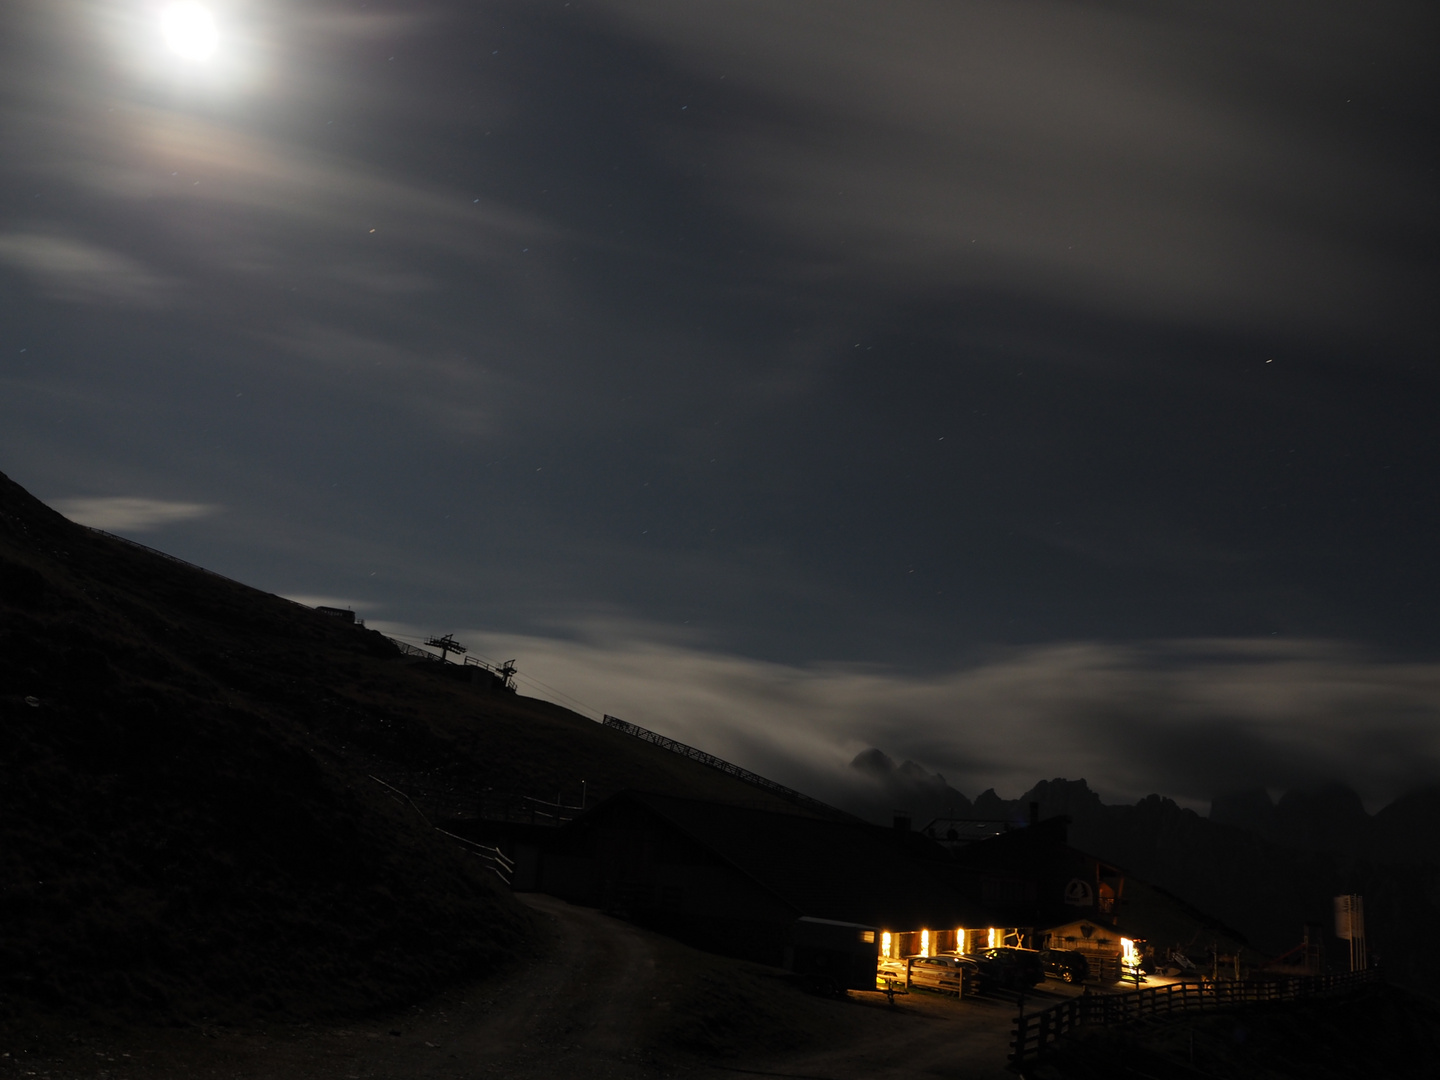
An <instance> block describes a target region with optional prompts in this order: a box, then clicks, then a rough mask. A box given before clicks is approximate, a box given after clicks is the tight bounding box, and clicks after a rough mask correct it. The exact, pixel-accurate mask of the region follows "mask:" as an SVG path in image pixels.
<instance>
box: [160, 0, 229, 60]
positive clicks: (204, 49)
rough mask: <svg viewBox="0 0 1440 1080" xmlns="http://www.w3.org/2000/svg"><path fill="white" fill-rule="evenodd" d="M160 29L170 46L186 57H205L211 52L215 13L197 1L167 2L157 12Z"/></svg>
mask: <svg viewBox="0 0 1440 1080" xmlns="http://www.w3.org/2000/svg"><path fill="white" fill-rule="evenodd" d="M160 32H161V33H162V34H163V35H164V36H165V44H167V45H169V46H170V50H171V51H172V52H174V53H177V54H178V55H180V56H182V57H184V58H185V59H186V60H208V59H210V57H211V56H213V55H214V54H215V46H216V45H217V44H218V43H219V38H220V35H219V32H218V31H217V30H216V29H215V17H214V16H213V15H211V14H210V12H208V11H206V10H205V9H204V8H203V7H201V6H200V5H199V4H191V3H180V4H171V5H170V6H169V7H167V8H166V9H165V10H164V11H162V12H161V13H160Z"/></svg>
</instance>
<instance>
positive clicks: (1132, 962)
mask: <svg viewBox="0 0 1440 1080" xmlns="http://www.w3.org/2000/svg"><path fill="white" fill-rule="evenodd" d="M1120 954H1121V957H1122V958H1123V960H1124V962H1125V966H1126V967H1135V966H1136V965H1137V964H1138V963H1140V955H1139V953H1137V952H1136V950H1135V942H1133V941H1131V940H1130V939H1129V938H1128V937H1122V938H1121V939H1120Z"/></svg>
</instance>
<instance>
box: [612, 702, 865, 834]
mask: <svg viewBox="0 0 1440 1080" xmlns="http://www.w3.org/2000/svg"><path fill="white" fill-rule="evenodd" d="M604 724H605V726H606V727H608V728H614V729H615V730H616V731H623V732H624V733H625V734H626V735H631V736H634V737H635V738H637V739H640V740H642V741H643V742H648V743H653V744H654V745H655V746H659V747H662V748H664V749H666V750H669V751H670V752H671V753H672V754H679V755H680V756H681V757H687V758H689V759H690V760H691V761H698V762H700V764H702V765H708V766H710V768H712V769H719V770H720V771H721V772H723V773H727V774H728V775H730V776H733V777H736V778H737V779H740V780H744V781H745V782H746V783H747V784H753V785H755V786H756V787H758V788H764V789H765V790H766V791H769V792H771V793H772V794H775V795H779V796H780V797H781V798H782V799H789V800H790V801H791V802H796V803H800V804H801V805H804V806H810V807H814V808H815V809H817V810H825V811H828V812H829V813H832V814H839V813H840V811H839V810H836V809H835V808H834V807H833V806H830V805H829V804H828V803H823V802H821V801H820V800H819V799H814V798H811V797H810V796H809V795H806V794H805V793H804V792H800V791H796V790H795V789H794V788H788V787H786V786H785V785H784V784H777V783H776V782H775V781H774V780H767V779H766V778H765V777H763V776H761V775H759V774H758V773H753V772H751V771H750V770H749V769H742V768H741V767H740V766H739V765H734V764H732V763H731V762H728V761H726V760H725V759H724V758H719V757H716V756H715V755H714V754H707V753H705V751H704V750H697V749H695V747H693V746H688V745H686V744H685V743H682V742H678V741H677V740H675V739H671V738H667V737H666V736H664V735H661V734H659V733H658V732H654V731H651V730H650V729H649V728H643V727H641V726H640V725H639V724H632V723H630V722H629V721H626V720H621V719H620V718H619V717H618V716H611V715H610V714H609V713H606V714H605V720H604Z"/></svg>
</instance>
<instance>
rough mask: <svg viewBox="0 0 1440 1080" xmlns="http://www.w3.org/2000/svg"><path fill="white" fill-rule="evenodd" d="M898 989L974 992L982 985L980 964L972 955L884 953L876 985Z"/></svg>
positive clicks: (947, 992) (879, 964)
mask: <svg viewBox="0 0 1440 1080" xmlns="http://www.w3.org/2000/svg"><path fill="white" fill-rule="evenodd" d="M887 984H889V985H891V986H892V987H893V988H894V989H896V990H901V989H905V990H908V989H912V988H914V987H922V988H924V989H926V990H938V991H940V992H941V993H946V994H955V995H956V996H960V995H963V994H973V993H975V992H977V990H978V989H979V986H980V966H979V965H978V964H976V963H975V961H974V960H972V959H971V958H970V957H968V956H957V955H955V954H953V953H951V954H944V953H942V954H940V955H939V956H907V957H905V958H904V959H891V958H889V957H881V959H880V961H879V963H878V964H877V965H876V970H875V985H876V986H878V987H879V988H880V989H882V990H883V989H885V988H886V986H887Z"/></svg>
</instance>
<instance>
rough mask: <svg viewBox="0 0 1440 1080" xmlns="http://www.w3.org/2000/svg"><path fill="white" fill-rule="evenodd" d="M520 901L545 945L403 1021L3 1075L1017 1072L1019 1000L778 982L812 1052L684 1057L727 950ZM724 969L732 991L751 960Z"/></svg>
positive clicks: (291, 1032) (84, 1055)
mask: <svg viewBox="0 0 1440 1080" xmlns="http://www.w3.org/2000/svg"><path fill="white" fill-rule="evenodd" d="M522 899H523V900H524V902H525V903H527V904H528V905H530V906H531V907H532V908H534V909H535V910H537V911H538V912H539V913H541V915H542V916H544V917H545V922H546V924H547V925H548V928H549V929H548V931H547V934H548V935H549V939H548V946H549V947H548V948H547V949H546V952H545V955H544V956H542V957H539V958H537V960H536V961H535V962H534V963H532V964H529V965H527V966H525V967H524V968H521V969H519V970H517V971H514V972H511V973H509V974H508V975H506V976H503V977H500V978H497V979H493V980H488V981H485V982H481V983H477V984H475V985H472V986H470V987H467V988H464V989H463V990H459V991H455V992H451V993H449V994H446V995H443V996H441V997H440V998H437V999H435V1000H433V1001H430V1002H427V1003H426V1004H425V1005H423V1006H419V1007H416V1008H413V1009H410V1010H407V1011H406V1012H405V1013H403V1014H400V1015H399V1016H394V1017H391V1018H389V1019H386V1020H376V1021H372V1022H364V1023H356V1024H351V1025H347V1026H344V1027H332V1026H325V1025H299V1026H297V1025H284V1024H274V1025H259V1026H255V1027H247V1028H215V1029H206V1028H201V1029H185V1030H173V1029H172V1030H166V1029H150V1030H142V1029H131V1030H127V1031H125V1032H123V1033H120V1034H119V1035H116V1034H114V1033H103V1034H102V1033H101V1032H99V1031H97V1030H90V1031H81V1032H78V1033H76V1035H75V1036H73V1037H72V1039H71V1040H70V1041H69V1042H68V1043H67V1044H66V1045H65V1046H64V1047H63V1048H62V1049H61V1050H58V1051H57V1050H55V1049H54V1048H51V1049H48V1050H44V1051H37V1052H30V1053H27V1052H25V1051H23V1050H19V1049H17V1050H15V1051H14V1052H9V1048H5V1051H6V1052H7V1053H8V1056H4V1057H0V1080H10V1078H11V1077H17V1078H24V1080H31V1078H34V1080H46V1078H49V1080H81V1078H84V1080H162V1078H163V1080H170V1078H174V1077H197V1078H200V1077H206V1078H209V1077H214V1078H225V1080H490V1078H494V1080H551V1078H575V1080H622V1078H635V1080H662V1078H671V1077H674V1078H682V1077H683V1078H693V1080H741V1078H743V1077H746V1076H760V1077H765V1076H770V1077H791V1078H805V1080H862V1078H863V1080H918V1078H922V1077H924V1078H929V1077H974V1078H976V1080H991V1078H993V1080H1002V1078H1005V1080H1013V1077H1014V1074H1013V1073H1008V1072H1006V1070H1005V1069H1004V1068H1003V1066H1004V1062H1005V1052H1006V1049H1007V1045H1006V1044H1007V1042H1008V1039H1009V1033H1010V1020H1011V1017H1012V1016H1013V1013H1014V1004H1013V1003H1011V1002H1005V1001H985V1000H981V1001H970V1000H967V1001H965V1002H964V1003H959V1002H956V1001H954V1000H953V999H946V998H941V997H938V996H933V995H928V994H913V995H909V996H908V997H901V998H899V999H897V1004H896V1006H894V1007H891V1006H889V1005H887V1004H886V1003H885V1000H884V998H883V997H882V996H881V995H878V994H876V995H851V998H850V999H848V1000H845V1001H822V1000H819V999H816V998H812V997H807V996H805V995H803V994H800V993H799V992H798V991H791V990H790V989H789V987H788V986H787V987H782V988H781V989H779V990H776V989H774V988H773V987H772V989H770V990H769V995H770V997H769V999H768V1000H769V1003H770V1004H769V1006H768V1007H771V1008H772V1009H773V1008H775V1007H776V1006H775V1004H774V1003H775V1002H777V1001H778V1002H779V1005H778V1008H779V1009H780V1010H781V1012H782V1014H783V1017H784V1018H786V1019H788V1018H789V1017H791V1016H793V1023H794V1024H795V1025H796V1026H797V1030H799V1029H804V1030H805V1032H816V1031H818V1032H820V1033H821V1034H820V1035H819V1036H818V1037H806V1038H801V1039H800V1043H801V1044H804V1043H805V1042H807V1041H808V1043H809V1045H808V1047H805V1048H802V1049H798V1050H787V1051H784V1052H773V1051H771V1052H757V1051H756V1050H755V1049H754V1048H753V1047H751V1046H749V1045H747V1041H746V1031H745V1026H744V1021H743V1020H742V1021H741V1023H740V1025H739V1030H738V1031H737V1032H736V1033H735V1035H734V1036H733V1039H732V1045H728V1046H722V1047H720V1052H719V1053H710V1054H706V1055H705V1056H703V1057H702V1056H696V1055H695V1054H693V1053H687V1052H686V1051H685V1050H684V1049H683V1048H682V1047H678V1046H674V1045H673V1044H672V1043H667V1041H666V1038H665V1032H666V1030H667V1027H666V1025H667V1023H669V1022H670V1021H672V1020H674V1019H676V1018H677V1016H680V1014H681V1013H683V1012H684V1010H685V1009H686V1008H688V1007H690V1006H691V1004H693V1003H691V1002H687V1000H685V997H684V995H685V991H686V989H687V987H688V986H689V985H690V980H688V979H687V974H688V969H689V968H691V967H693V968H695V969H696V970H699V969H700V968H701V966H702V965H703V967H704V970H706V971H709V972H712V973H713V972H716V971H718V972H720V973H721V974H722V975H724V976H727V977H728V973H729V971H730V965H729V962H728V961H724V960H719V959H716V958H712V957H706V958H704V959H703V960H698V959H695V954H693V953H691V952H690V951H689V950H686V949H684V947H683V946H679V945H676V944H675V943H674V942H671V941H669V940H668V939H665V938H659V937H657V936H655V935H653V934H650V933H648V932H646V931H644V930H641V929H638V928H636V927H634V926H632V925H630V924H628V923H625V922H623V921H620V920H618V919H614V918H611V917H609V916H606V915H603V914H601V913H600V912H598V911H594V910H592V909H589V908H582V907H572V906H570V905H568V904H565V903H563V902H561V901H558V900H555V899H552V898H550V897H546V896H540V895H535V894H530V895H526V896H523V897H522ZM733 967H734V970H735V971H737V972H740V974H739V975H736V976H735V978H736V979H737V980H739V981H738V982H737V983H736V985H737V986H741V987H743V986H744V985H745V984H744V981H743V980H744V979H745V978H749V979H752V980H754V979H755V978H757V976H756V975H755V974H753V973H754V972H755V971H760V970H761V969H756V968H753V967H752V966H744V965H734V966H733ZM760 977H766V976H763V975H762V976H760ZM771 982H772V983H773V982H774V980H773V979H771ZM777 995H778V996H777ZM680 1018H681V1019H683V1017H680ZM770 1019H771V1020H772V1026H773V1020H774V1014H773V1012H772V1014H771V1016H770Z"/></svg>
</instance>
